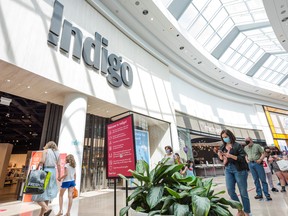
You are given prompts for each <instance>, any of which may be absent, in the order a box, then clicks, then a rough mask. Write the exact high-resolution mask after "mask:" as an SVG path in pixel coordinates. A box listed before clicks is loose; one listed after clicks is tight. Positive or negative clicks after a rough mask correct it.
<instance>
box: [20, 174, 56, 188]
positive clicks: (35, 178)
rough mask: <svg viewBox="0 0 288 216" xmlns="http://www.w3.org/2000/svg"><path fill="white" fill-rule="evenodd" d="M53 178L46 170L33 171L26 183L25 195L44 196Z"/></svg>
mask: <svg viewBox="0 0 288 216" xmlns="http://www.w3.org/2000/svg"><path fill="white" fill-rule="evenodd" d="M50 177H51V173H50V172H47V171H44V170H31V171H30V173H29V175H28V178H27V180H26V182H25V186H24V190H23V193H25V194H42V193H43V192H44V191H45V189H46V187H47V185H48V183H49V180H50Z"/></svg>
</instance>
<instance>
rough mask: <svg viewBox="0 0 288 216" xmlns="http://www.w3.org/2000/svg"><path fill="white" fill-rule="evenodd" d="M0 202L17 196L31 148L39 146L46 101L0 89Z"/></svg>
mask: <svg viewBox="0 0 288 216" xmlns="http://www.w3.org/2000/svg"><path fill="white" fill-rule="evenodd" d="M0 97H1V100H0V148H1V151H0V157H1V163H0V175H1V181H0V203H4V202H10V201H15V200H17V199H19V198H20V197H19V193H20V189H21V183H22V182H23V181H24V180H25V178H26V174H27V173H26V172H27V169H26V167H28V164H27V163H29V159H30V157H29V154H30V153H31V151H37V150H39V146H40V141H41V134H42V128H43V122H44V117H45V110H46V104H43V103H39V102H36V101H32V100H29V99H26V98H22V97H19V96H16V95H12V94H8V93H5V92H0Z"/></svg>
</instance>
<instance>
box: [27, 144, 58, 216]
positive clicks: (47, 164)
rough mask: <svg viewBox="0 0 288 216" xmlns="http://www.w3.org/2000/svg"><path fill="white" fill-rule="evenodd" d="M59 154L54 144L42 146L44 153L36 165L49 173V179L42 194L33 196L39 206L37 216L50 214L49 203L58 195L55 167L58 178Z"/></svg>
mask: <svg viewBox="0 0 288 216" xmlns="http://www.w3.org/2000/svg"><path fill="white" fill-rule="evenodd" d="M59 155H60V153H59V151H58V147H57V145H56V143H55V142H53V141H49V142H48V143H47V144H46V145H45V146H44V151H43V154H42V158H41V161H40V162H39V164H38V168H39V167H40V166H42V167H43V170H44V171H47V172H50V173H51V177H50V180H49V183H48V185H47V187H46V189H45V191H44V193H42V194H38V195H33V196H32V200H33V201H34V202H37V203H38V205H40V206H41V211H40V214H39V216H48V215H49V214H50V213H51V211H52V210H51V209H49V207H48V204H49V202H50V201H51V200H52V199H54V198H56V196H57V193H58V186H57V180H56V167H57V171H58V176H60V157H59Z"/></svg>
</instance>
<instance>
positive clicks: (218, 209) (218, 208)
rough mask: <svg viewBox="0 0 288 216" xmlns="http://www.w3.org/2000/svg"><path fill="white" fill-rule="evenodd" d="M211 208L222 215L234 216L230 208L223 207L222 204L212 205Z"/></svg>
mask: <svg viewBox="0 0 288 216" xmlns="http://www.w3.org/2000/svg"><path fill="white" fill-rule="evenodd" d="M211 209H212V210H213V211H214V212H215V213H216V214H217V215H221V216H233V215H232V214H231V213H230V212H229V210H227V209H225V208H223V207H222V206H220V205H217V204H216V205H215V204H214V205H212V206H211Z"/></svg>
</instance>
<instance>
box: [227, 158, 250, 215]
mask: <svg viewBox="0 0 288 216" xmlns="http://www.w3.org/2000/svg"><path fill="white" fill-rule="evenodd" d="M225 178H226V187H227V190H228V194H229V196H230V198H231V199H232V200H235V201H239V198H238V196H237V194H236V192H235V185H236V183H237V186H238V189H239V192H240V196H241V200H242V204H243V208H244V212H246V213H248V214H249V213H250V212H251V209H250V200H249V196H248V191H247V178H248V172H247V171H246V170H243V171H238V170H237V169H236V167H235V165H234V164H232V163H229V164H228V165H227V166H226V168H225Z"/></svg>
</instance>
